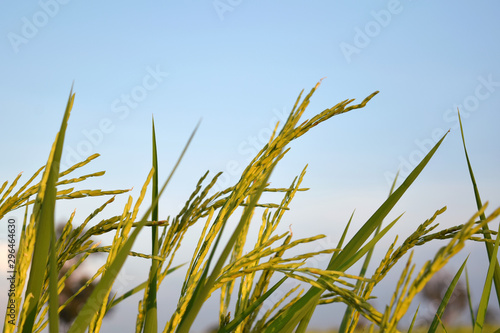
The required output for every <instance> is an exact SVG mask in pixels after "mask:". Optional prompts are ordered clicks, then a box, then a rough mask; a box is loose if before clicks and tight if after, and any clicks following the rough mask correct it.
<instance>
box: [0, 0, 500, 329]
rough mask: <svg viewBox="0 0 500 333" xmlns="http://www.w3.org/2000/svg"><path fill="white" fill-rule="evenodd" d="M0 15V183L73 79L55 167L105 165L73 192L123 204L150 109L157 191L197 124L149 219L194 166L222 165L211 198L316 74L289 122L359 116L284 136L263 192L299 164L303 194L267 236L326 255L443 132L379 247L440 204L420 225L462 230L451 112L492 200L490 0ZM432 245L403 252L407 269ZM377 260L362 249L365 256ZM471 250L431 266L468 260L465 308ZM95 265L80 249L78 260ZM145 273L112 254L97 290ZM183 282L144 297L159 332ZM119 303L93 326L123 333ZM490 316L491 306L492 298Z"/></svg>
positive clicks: (188, 249) (136, 174) (181, 258)
mask: <svg viewBox="0 0 500 333" xmlns="http://www.w3.org/2000/svg"><path fill="white" fill-rule="evenodd" d="M0 6H1V10H0V36H1V38H0V50H1V53H0V54H1V57H2V61H1V62H0V73H1V77H2V79H1V80H0V117H1V118H0V119H1V122H0V124H1V131H0V142H1V149H2V150H1V154H2V160H1V164H0V168H1V169H0V170H1V176H2V180H1V181H2V182H3V181H5V180H9V182H10V181H12V180H13V179H14V178H15V177H16V176H17V174H18V173H19V172H21V171H23V177H22V178H21V180H24V181H26V180H27V179H29V177H30V176H31V175H32V174H33V173H34V172H35V171H36V170H37V169H38V168H39V167H40V166H42V165H43V164H44V163H45V161H46V159H47V157H48V154H49V151H50V148H51V144H52V142H53V140H54V138H55V135H56V133H57V131H58V129H59V126H60V121H61V119H62V115H63V112H64V108H65V106H66V101H67V97H68V94H69V91H70V88H71V85H72V84H73V82H74V92H76V100H75V105H74V108H73V112H72V114H71V118H70V122H69V127H68V133H67V135H66V142H65V148H64V149H65V151H64V153H63V158H62V163H63V167H69V166H71V165H73V164H74V163H76V162H78V161H80V160H83V159H85V158H86V157H87V156H89V155H91V154H93V153H99V154H101V157H99V158H98V159H97V160H95V161H93V162H92V163H91V164H90V165H88V166H86V167H85V169H83V170H82V171H80V172H79V174H83V172H87V173H90V172H94V171H100V170H106V175H105V176H103V177H100V178H98V179H89V180H88V181H86V183H85V184H82V185H80V187H79V188H84V189H96V188H98V189H103V190H111V189H128V188H132V187H134V190H133V191H132V192H131V195H132V196H133V197H134V198H137V196H138V194H139V190H140V188H141V186H142V184H143V182H144V180H145V179H146V176H147V174H148V172H149V170H150V165H151V162H150V161H151V117H152V115H154V118H155V125H156V131H157V140H158V148H159V152H158V153H159V165H160V181H161V179H166V177H167V175H168V173H169V172H170V170H171V168H172V167H173V165H174V163H175V161H176V159H177V157H178V156H179V154H180V152H181V150H182V148H183V146H184V144H185V142H186V140H187V139H188V137H189V135H190V133H191V131H192V130H193V128H194V126H195V125H196V123H197V122H198V121H199V120H200V119H202V122H201V126H200V128H199V131H198V132H197V134H196V136H195V139H194V141H193V143H192V145H191V147H190V149H189V150H188V153H187V155H186V157H185V158H184V160H183V161H182V164H181V168H180V169H179V170H178V171H177V173H176V175H175V177H174V179H173V181H172V182H171V184H170V185H169V188H168V189H167V192H166V193H165V195H164V196H163V199H162V201H161V206H160V216H161V217H162V218H166V217H167V216H168V215H174V214H176V213H177V212H178V211H179V209H180V207H181V206H182V205H183V204H184V202H185V201H186V200H187V199H188V197H189V194H190V193H191V192H192V191H193V189H194V187H195V185H196V182H197V181H198V179H199V177H201V175H203V174H204V172H206V171H207V170H210V172H211V175H215V173H216V172H218V171H223V172H224V175H223V176H222V177H221V181H219V183H218V184H217V188H218V189H219V190H220V189H223V188H226V187H228V186H230V185H232V184H234V183H235V182H236V181H237V180H238V179H239V175H240V174H241V172H242V171H243V169H244V167H245V166H246V165H247V163H248V162H249V161H250V160H251V159H252V158H253V156H254V155H255V153H256V152H257V151H258V150H260V148H261V147H262V146H263V145H264V144H265V143H266V142H267V141H268V139H269V136H270V133H271V131H272V129H274V126H275V124H276V122H277V121H280V122H284V121H285V120H286V117H287V116H288V114H289V112H290V110H291V108H292V107H293V104H294V103H295V100H296V98H297V96H298V94H299V93H300V91H301V90H302V89H305V91H306V92H309V90H310V89H311V88H312V87H314V86H315V85H316V83H317V82H318V81H319V80H320V79H321V78H323V77H326V79H324V80H323V81H322V84H321V86H320V87H319V89H318V90H317V91H316V93H315V94H314V96H313V98H312V101H311V104H310V105H309V107H308V110H307V111H306V113H305V115H304V120H305V119H306V118H309V117H312V116H313V115H315V114H316V113H318V112H321V111H322V110H324V109H325V108H328V107H331V106H333V105H335V104H337V103H338V102H340V101H342V100H345V99H350V98H355V99H356V102H360V101H361V100H363V98H365V97H366V96H368V95H369V94H371V93H372V92H374V91H376V90H379V91H380V93H379V94H378V95H377V96H376V97H375V98H373V99H372V101H370V102H369V103H368V104H367V106H366V107H365V108H363V109H360V110H355V111H352V112H349V113H347V114H343V115H340V116H338V117H334V118H332V119H331V120H329V121H327V122H326V123H324V124H321V126H317V127H315V128H314V129H313V130H312V131H311V132H309V133H307V134H306V135H305V136H304V137H302V138H301V139H300V140H297V142H293V143H292V144H291V148H292V149H291V151H290V152H289V153H288V155H287V156H286V157H285V158H284V159H283V161H282V162H281V164H280V165H279V166H278V168H277V169H276V171H275V172H274V174H273V177H272V185H273V186H276V187H285V186H288V185H289V184H290V183H291V182H292V180H293V178H294V177H295V176H296V175H298V174H299V173H300V172H301V170H302V169H303V168H304V166H305V165H306V164H308V168H307V174H306V177H305V178H304V182H303V186H304V187H309V188H311V190H310V191H308V192H300V193H298V194H297V196H296V197H295V199H294V202H293V203H292V205H291V208H292V209H291V211H290V212H289V213H288V215H287V216H285V219H284V221H283V222H282V226H281V228H282V231H285V230H288V227H289V225H290V224H291V225H292V229H293V233H294V237H296V238H302V237H307V236H312V235H315V234H318V233H322V234H325V235H327V238H326V240H325V242H323V243H322V244H319V245H311V248H309V249H308V248H307V247H303V248H302V249H304V251H305V250H314V246H320V247H322V246H323V247H326V246H330V247H334V246H336V243H337V240H338V239H339V237H340V232H341V230H343V228H344V226H345V224H346V223H347V221H348V219H349V217H350V215H351V213H352V212H353V210H356V212H355V214H354V219H353V224H352V227H351V230H352V232H351V235H352V234H353V233H354V231H355V230H356V228H359V227H360V226H361V225H362V224H363V223H364V222H365V221H366V220H367V218H368V217H369V216H370V215H371V214H372V213H373V212H374V211H375V210H376V209H377V208H378V206H379V205H380V204H381V203H382V202H383V201H384V200H385V198H386V197H387V195H388V193H389V189H390V185H391V182H392V181H393V179H394V177H395V174H396V172H397V171H398V170H399V171H400V176H401V178H400V180H399V182H398V183H400V182H401V181H402V179H404V177H406V176H407V175H408V174H409V172H410V171H411V170H412V169H413V167H415V166H416V165H417V164H418V163H419V162H420V160H421V159H422V158H423V156H424V155H425V154H426V153H427V152H428V151H429V150H430V148H431V147H432V146H433V145H434V144H435V143H436V142H437V141H438V140H439V139H440V138H441V137H442V136H443V135H444V134H445V133H446V132H447V131H448V130H450V133H449V134H448V136H447V137H446V139H445V141H444V142H443V144H442V145H441V147H440V148H439V150H438V152H437V154H436V155H435V157H434V158H433V159H432V160H431V162H430V163H429V165H428V166H427V167H426V169H425V170H424V172H423V173H422V174H421V176H420V177H419V179H418V180H417V181H416V183H415V184H414V185H413V186H412V187H411V188H410V190H409V191H408V192H407V194H405V196H404V197H403V199H402V200H401V202H400V203H399V204H398V205H397V206H396V207H395V209H394V211H393V214H392V215H391V216H389V218H388V221H389V220H390V219H391V218H395V217H396V216H398V215H399V214H401V213H403V212H405V215H404V216H403V218H402V219H401V220H400V222H398V224H397V225H396V227H395V228H394V231H392V232H391V233H389V234H388V235H386V236H385V237H386V238H385V240H386V241H385V242H382V243H381V244H382V245H385V244H389V243H390V242H392V240H393V239H394V237H395V236H396V234H399V239H400V240H402V239H404V238H405V237H406V236H408V235H409V233H410V232H411V231H412V230H414V228H416V226H417V225H419V224H420V223H422V222H423V221H424V220H426V219H427V218H429V217H431V216H432V215H433V213H434V212H435V211H436V210H437V209H439V208H441V207H443V206H447V207H448V210H447V212H446V213H444V214H443V215H441V217H440V218H439V219H438V221H437V222H438V223H440V225H441V228H445V227H448V226H451V225H455V224H459V223H464V222H466V221H467V220H468V219H469V218H470V217H471V216H472V214H473V213H474V212H475V211H476V205H475V201H474V195H473V191H472V186H471V182H470V179H469V175H468V171H467V165H466V162H465V156H464V153H463V147H462V142H461V138H460V130H459V128H458V118H457V108H459V109H460V112H461V116H462V121H463V124H464V131H465V135H466V140H467V145H468V150H469V155H470V158H471V162H472V166H473V168H474V171H475V174H476V180H477V182H478V186H479V190H480V193H481V197H482V199H483V200H484V201H489V203H490V206H489V207H490V208H489V209H488V210H487V212H491V211H492V209H494V208H496V207H498V206H499V205H500V196H499V188H500V179H499V177H498V165H499V163H500V154H499V146H500V145H499V144H500V131H499V130H498V126H499V124H500V113H499V107H500V63H499V60H498V59H500V43H499V41H500V40H499V34H498V32H499V31H500V20H498V14H499V13H500V4H499V3H498V2H496V1H481V2H470V1H440V2H432V1H411V0H402V1H397V0H389V1H361V2H356V3H351V2H348V1H336V2H333V1H314V2H306V1H295V0H287V1H283V0H280V1H272V2H266V1H245V0H210V1H182V2H181V1H177V2H174V1H148V2H137V1H121V2H120V3H117V2H114V3H110V2H98V1H76V0H73V1H70V0H64V1H63V0H40V1H23V2H13V1H10V2H4V3H3V4H1V5H0ZM495 170H497V171H495ZM126 199H127V195H122V196H119V197H118V198H117V200H116V202H115V203H114V204H113V205H111V206H110V207H108V208H106V210H105V211H103V212H102V214H101V219H104V218H106V217H109V216H112V215H116V214H119V213H120V212H121V211H122V208H123V204H124V203H125V201H126ZM105 200H106V198H97V199H94V198H91V199H79V200H69V201H64V202H60V203H59V204H58V206H57V218H58V221H61V222H62V221H64V220H65V219H67V218H68V216H69V215H70V214H71V213H72V212H73V210H74V209H75V208H76V219H79V220H80V221H81V220H83V219H85V217H86V216H87V215H88V214H89V213H90V212H92V211H93V210H94V209H95V208H96V207H98V206H99V205H101V204H102V203H103V202H104V201H105ZM23 214H24V211H22V210H18V211H15V212H13V213H12V214H11V217H14V218H16V219H17V221H19V223H20V221H22V218H23ZM99 220H100V219H99ZM4 222H5V219H4V221H2V223H1V224H0V229H1V230H0V237H1V238H0V242H1V243H0V244H1V245H0V246H2V247H3V248H5V239H6V235H7V228H6V223H4ZM493 228H496V226H493ZM197 236H198V234H197V233H196V230H194V231H193V232H192V233H191V234H190V235H188V238H187V239H186V240H185V242H184V245H185V248H181V250H180V253H179V255H178V257H177V260H176V263H177V264H180V263H183V262H186V261H189V260H190V258H191V254H192V251H193V249H194V246H195V242H196V241H197ZM149 240H150V238H149V233H148V232H145V233H144V234H143V235H142V237H140V238H139V241H138V244H137V246H136V247H135V249H136V250H138V251H143V252H147V251H149V249H150V245H149V243H148V242H149ZM103 241H106V239H105V238H104V239H103ZM444 244H445V243H444V242H441V243H440V242H436V243H434V244H429V245H426V246H425V247H424V248H422V249H418V250H419V251H417V253H416V254H415V261H416V263H417V268H420V267H421V265H422V264H423V263H424V262H425V260H427V259H430V258H431V257H432V256H433V255H434V253H435V251H436V250H437V249H438V248H439V247H440V246H442V245H444ZM385 251H386V249H384V248H382V247H379V248H378V249H376V251H375V257H374V260H377V258H378V259H380V257H382V256H383V255H384V254H385ZM485 252H486V251H485V248H484V245H483V244H470V246H469V247H468V248H466V249H464V250H463V251H462V253H460V254H459V255H458V256H457V257H456V258H455V260H453V261H451V262H450V263H449V264H448V266H447V268H446V269H447V270H449V272H451V274H452V275H454V273H455V272H456V270H457V269H458V267H459V266H460V265H461V263H462V262H463V260H464V259H465V257H466V256H467V255H469V254H470V259H469V261H468V266H467V267H468V271H469V275H470V278H471V283H472V285H471V287H472V292H473V302H474V303H475V304H476V305H477V304H478V302H479V298H480V295H481V290H482V286H483V284H484V279H485V277H486V270H487V265H488V262H487V259H486V258H487V257H486V255H485ZM1 253H6V251H4V250H2V251H1ZM4 257H5V256H4V255H2V257H1V259H0V264H1V265H2V267H1V271H0V274H2V275H1V276H0V281H1V282H0V287H1V290H2V292H1V293H2V294H1V296H0V311H2V313H3V311H4V309H5V302H6V292H4V290H6V287H7V284H6V282H5V281H6V279H5V275H6V271H7V269H6V266H5V261H6V259H5V258H4ZM103 261H104V258H103V257H102V256H101V257H97V258H96V259H94V261H92V262H91V263H89V265H88V267H87V268H88V269H89V271H91V270H92V269H94V268H93V267H92V264H94V265H95V267H98V266H99V265H101V264H102V263H103ZM326 263H327V262H326V259H325V262H324V263H321V262H319V263H316V264H317V265H318V267H324V266H326ZM402 264H404V263H402ZM148 267H149V262H147V261H145V260H140V259H134V260H129V261H128V263H127V264H126V266H125V267H124V269H123V272H122V278H121V279H119V280H118V281H117V284H115V287H114V290H116V291H117V292H120V291H121V292H124V291H127V290H129V289H130V288H132V287H134V286H135V285H137V284H138V283H140V282H142V281H143V280H144V279H145V278H146V276H147V272H148V269H149V268H148ZM401 267H402V266H396V267H395V271H396V272H395V273H394V274H393V275H392V277H391V278H389V279H388V281H386V283H385V284H383V285H381V286H380V288H379V289H378V290H376V292H375V294H376V295H377V296H378V297H379V298H378V299H377V300H374V302H373V304H374V305H375V306H376V307H377V308H378V309H379V310H383V306H384V305H385V304H386V302H388V300H389V299H390V296H391V295H392V292H393V291H394V284H393V282H394V280H395V279H397V278H398V277H399V274H398V272H397V271H398V269H400V268H401ZM371 268H372V269H373V267H371ZM358 269H359V267H357V268H356V267H355V268H354V269H353V270H352V273H354V274H356V273H357V272H358ZM184 274H185V271H182V272H181V271H179V272H177V273H176V274H173V275H172V276H170V280H169V281H168V283H165V284H164V285H162V287H161V289H160V296H161V300H160V301H159V318H160V326H162V325H163V324H164V323H165V322H166V321H167V319H168V318H169V317H170V315H171V313H172V311H173V310H174V309H175V304H176V301H177V298H178V291H179V288H180V283H181V281H183V279H184ZM137 301H138V298H137V297H136V298H133V299H132V300H129V301H127V302H124V303H122V305H120V306H119V307H118V308H117V309H116V311H114V312H113V313H111V314H110V315H109V318H107V320H106V323H105V326H103V330H104V331H106V332H113V331H115V330H116V331H122V330H124V331H129V329H130V327H133V325H134V323H135V315H136V313H137ZM217 301H218V299H217V297H214V299H213V300H211V301H210V302H209V303H207V306H206V307H205V308H204V310H203V313H202V315H201V316H200V318H198V320H197V321H196V322H195V329H197V330H200V331H203V330H204V329H206V328H208V327H209V326H211V325H214V324H216V322H217V307H216V306H215V304H216V303H217ZM418 301H419V300H416V302H415V304H414V307H413V308H412V309H416V306H417V305H418ZM420 301H421V302H422V304H430V303H425V302H426V301H425V299H424V298H422V299H420ZM211 304H212V305H213V306H210V305H211ZM490 309H491V310H492V311H498V305H497V304H496V302H491V306H490ZM343 310H344V308H343V307H342V306H336V305H332V306H330V305H329V306H323V307H320V308H319V309H318V310H317V311H316V313H315V316H314V317H313V321H312V325H311V326H312V327H316V328H327V327H332V326H337V325H338V324H339V322H340V318H341V316H342V314H343ZM432 311H435V310H433V309H432V306H430V305H429V306H421V308H420V313H422V316H424V315H425V313H426V312H427V313H433V312H432ZM410 312H411V311H410ZM408 320H409V319H408ZM162 323H163V324H162Z"/></svg>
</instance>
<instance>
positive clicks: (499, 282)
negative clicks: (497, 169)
mask: <svg viewBox="0 0 500 333" xmlns="http://www.w3.org/2000/svg"><path fill="white" fill-rule="evenodd" d="M458 121H459V123H460V133H461V135H462V142H463V144H464V152H465V159H466V160H467V167H468V168H469V175H470V179H471V182H472V187H473V189H474V197H475V198H476V205H477V209H478V210H480V209H481V208H482V207H483V203H482V201H481V197H480V196H479V189H478V187H477V183H476V178H475V177H474V172H473V171H472V166H471V163H470V159H469V154H468V153H467V147H466V146H465V135H464V129H463V126H462V119H461V118H460V112H459V111H458ZM479 218H480V219H481V220H484V219H486V217H485V215H484V213H483V214H481V215H480V216H479ZM483 230H484V231H485V233H484V238H486V239H491V236H490V234H489V232H488V231H489V230H490V228H489V227H488V225H486V224H485V225H484V226H483ZM484 244H485V246H486V252H487V253H488V260H495V261H496V265H495V271H494V275H493V282H494V284H495V290H496V295H497V301H498V305H499V306H500V265H499V264H498V260H497V259H496V257H493V256H492V251H493V245H492V244H491V243H488V242H485V243H484Z"/></svg>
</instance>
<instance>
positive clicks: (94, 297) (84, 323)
mask: <svg viewBox="0 0 500 333" xmlns="http://www.w3.org/2000/svg"><path fill="white" fill-rule="evenodd" d="M199 124H200V123H198V125H196V127H195V129H194V130H193V132H192V134H191V136H190V137H189V140H188V142H187V143H186V146H185V147H184V149H183V151H182V153H181V155H180V157H179V158H178V160H177V163H176V164H175V166H174V168H173V170H172V171H171V172H170V175H169V176H168V178H167V180H166V181H165V183H164V184H163V187H162V188H161V190H160V192H159V193H158V197H157V198H156V200H155V201H154V202H153V203H152V204H151V206H150V207H149V209H148V210H147V211H146V213H145V214H144V216H143V218H142V219H141V222H140V223H139V224H138V225H137V226H136V227H135V229H134V231H133V232H132V234H131V235H130V236H129V238H128V239H127V241H126V242H125V244H124V245H123V247H122V248H121V249H120V251H119V252H118V254H117V255H116V258H115V259H114V260H113V262H112V263H111V265H110V267H109V269H108V270H106V272H105V273H104V274H103V276H102V278H101V281H100V282H99V284H97V286H96V288H95V289H94V291H93V292H92V294H91V295H90V296H89V298H88V300H87V302H86V303H85V305H84V306H83V308H82V309H81V311H80V313H79V314H78V316H77V317H76V319H75V321H74V322H73V325H71V327H70V329H69V330H68V333H83V332H85V331H86V330H87V328H88V326H89V324H90V321H91V320H92V317H93V316H94V313H95V311H97V310H98V309H99V308H100V307H101V306H102V302H103V299H102V297H101V296H102V295H103V294H106V293H107V292H108V291H109V290H110V288H111V286H112V284H113V282H114V280H115V279H116V277H117V275H118V272H119V271H120V269H121V267H122V266H123V264H124V263H125V260H126V259H127V257H128V253H129V252H130V249H131V248H132V245H133V243H134V242H135V239H136V238H137V235H138V234H139V232H140V231H141V229H142V227H143V226H144V225H145V223H146V222H147V217H148V216H149V214H151V212H152V210H153V207H154V206H155V205H156V204H157V203H158V200H159V198H160V197H161V195H162V193H163V192H164V191H165V188H166V187H167V185H168V184H169V182H170V179H171V178H172V176H173V174H174V172H175V170H176V169H177V167H178V166H179V164H180V162H181V160H182V157H183V156H184V154H185V153H186V150H187V148H188V147H189V144H190V143H191V141H192V139H193V137H194V135H195V133H196V130H197V129H198V127H199Z"/></svg>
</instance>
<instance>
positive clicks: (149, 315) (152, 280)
mask: <svg viewBox="0 0 500 333" xmlns="http://www.w3.org/2000/svg"><path fill="white" fill-rule="evenodd" d="M152 131H153V143H152V146H153V168H154V170H155V171H154V174H153V184H152V186H153V190H152V200H151V201H152V202H156V204H155V205H154V206H153V211H152V213H151V220H152V221H158V200H157V199H158V155H157V150H156V132H155V123H154V119H153V128H152ZM151 238H152V239H151V247H152V248H151V255H152V256H157V255H158V226H156V225H153V226H152V227H151ZM148 282H149V285H148V288H147V290H148V293H147V300H146V318H145V324H144V332H158V318H157V311H158V310H157V302H156V294H157V289H158V260H156V259H154V258H152V259H151V269H150V271H149V280H148Z"/></svg>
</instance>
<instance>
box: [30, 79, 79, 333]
mask: <svg viewBox="0 0 500 333" xmlns="http://www.w3.org/2000/svg"><path fill="white" fill-rule="evenodd" d="M74 99H75V95H74V94H73V88H71V92H70V95H69V98H68V103H67V105H66V110H65V112H64V116H63V120H62V123H61V128H60V130H59V133H58V134H57V136H56V139H55V142H54V144H53V146H52V150H51V152H50V156H49V159H48V161H47V164H46V168H45V171H44V173H43V176H42V180H41V182H40V186H39V191H38V194H37V198H36V200H35V206H34V208H33V214H34V215H35V228H36V238H35V239H36V241H35V248H34V250H33V259H32V262H31V271H30V276H29V280H28V286H27V288H26V293H25V298H24V299H25V300H26V299H28V298H31V297H32V300H31V301H30V302H29V303H28V304H27V308H26V309H23V312H25V313H26V319H25V321H24V325H23V326H22V332H23V333H31V332H32V331H33V326H34V323H35V319H36V315H37V308H38V306H39V304H38V303H39V300H40V296H41V293H42V287H43V283H44V277H45V271H46V268H47V254H48V253H49V252H51V253H52V254H53V256H52V258H53V259H52V260H51V262H52V263H53V264H54V261H55V253H54V248H53V246H54V244H55V240H53V236H54V235H55V232H54V230H55V229H54V210H55V203H56V186H55V184H56V182H57V179H58V175H59V165H60V162H61V155H62V150H63V144H64V136H65V133H66V128H67V126H68V119H69V115H70V113H71V109H72V107H73V102H74ZM51 240H52V241H54V242H52V249H51ZM52 273H53V274H56V276H55V278H56V280H57V270H55V271H53V272H52ZM54 282H55V284H54ZM54 288H55V294H57V281H54V276H53V275H52V277H51V278H50V283H49V293H50V295H54ZM51 297H52V296H51ZM50 305H51V307H53V305H54V302H51V304H50ZM57 308H58V304H57V306H56V307H55V309H53V308H52V309H51V310H50V311H51V315H50V319H51V327H54V328H53V331H52V329H51V331H52V332H57V330H58V324H59V321H58V320H56V322H55V323H54V322H53V321H54V312H53V311H55V313H57Z"/></svg>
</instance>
